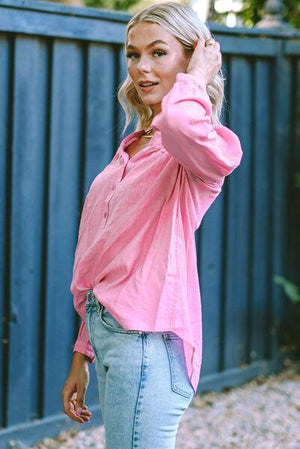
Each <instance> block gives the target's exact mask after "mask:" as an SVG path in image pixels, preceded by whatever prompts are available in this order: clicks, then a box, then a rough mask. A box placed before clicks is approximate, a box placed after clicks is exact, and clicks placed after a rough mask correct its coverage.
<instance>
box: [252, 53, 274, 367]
mask: <svg viewBox="0 0 300 449" xmlns="http://www.w3.org/2000/svg"><path fill="white" fill-rule="evenodd" d="M254 70H255V72H254V89H255V91H254V98H255V104H254V123H255V130H254V136H253V148H252V151H253V156H254V165H253V186H252V189H253V215H252V226H253V250H252V260H251V272H250V273H251V279H250V282H251V289H250V295H251V338H250V348H249V351H250V354H249V359H250V360H251V361H255V360H261V359H263V358H264V357H265V356H266V352H265V345H266V341H267V339H268V337H267V334H268V332H269V329H268V328H267V308H268V302H267V298H268V295H269V288H268V283H269V280H268V256H267V255H268V254H269V249H270V248H269V243H270V240H269V230H270V227H271V223H270V216H269V208H268V207H266V204H268V202H269V195H270V189H271V185H270V171H269V148H270V126H271V114H270V101H271V95H272V92H271V86H270V83H269V80H270V75H271V67H270V61H267V60H261V59H259V60H257V61H256V64H255V68H254Z"/></svg>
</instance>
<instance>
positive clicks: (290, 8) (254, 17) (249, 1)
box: [237, 0, 300, 28]
mask: <svg viewBox="0 0 300 449" xmlns="http://www.w3.org/2000/svg"><path fill="white" fill-rule="evenodd" d="M265 4H266V0H244V2H243V8H242V9H241V11H240V12H239V13H237V15H238V16H240V17H242V19H243V23H244V25H245V26H248V27H252V26H253V25H255V24H256V23H257V22H259V21H260V20H261V19H262V18H263V10H264V6H265ZM282 4H283V10H282V18H283V20H285V21H286V22H288V23H289V24H290V25H292V26H293V27H294V28H300V2H299V0H283V1H282Z"/></svg>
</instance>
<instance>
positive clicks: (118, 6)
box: [83, 0, 140, 11]
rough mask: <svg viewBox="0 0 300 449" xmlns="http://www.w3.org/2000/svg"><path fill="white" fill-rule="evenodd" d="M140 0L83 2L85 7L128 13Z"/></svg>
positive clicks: (86, 0) (89, 0)
mask: <svg viewBox="0 0 300 449" xmlns="http://www.w3.org/2000/svg"><path fill="white" fill-rule="evenodd" d="M139 1H140V0H83V3H84V5H85V6H89V7H93V8H103V9H111V10H113V9H114V10H118V11H128V10H129V8H131V6H133V5H135V4H136V3H138V2H139Z"/></svg>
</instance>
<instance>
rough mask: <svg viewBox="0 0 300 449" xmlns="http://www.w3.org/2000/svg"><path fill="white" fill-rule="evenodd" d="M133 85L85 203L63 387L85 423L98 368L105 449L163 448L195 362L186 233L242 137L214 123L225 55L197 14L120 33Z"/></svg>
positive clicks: (159, 11)
mask: <svg viewBox="0 0 300 449" xmlns="http://www.w3.org/2000/svg"><path fill="white" fill-rule="evenodd" d="M125 50H126V57H127V68H128V76H127V78H126V80H125V81H124V83H123V85H122V86H121V87H120V89H119V92H118V98H119V101H120V102H121V104H122V106H123V108H124V110H125V113H126V123H125V129H126V127H127V126H128V124H129V123H130V122H131V121H132V119H133V117H134V113H135V112H136V113H137V115H138V123H137V126H136V131H134V132H133V133H131V134H130V135H129V136H127V137H126V138H125V139H123V141H122V142H121V145H120V147H119V148H118V150H117V152H116V154H115V156H114V157H113V159H112V161H111V162H110V163H109V164H108V165H107V166H106V167H105V169H104V170H103V171H102V172H101V173H99V174H98V176H97V177H96V178H95V179H94V181H93V182H92V184H91V186H90V190H89V192H88V194H87V197H86V200H85V203H84V206H83V210H82V216H81V222H80V228H79V237H78V243H77V247H76V252H75V261H74V270H73V280H72V284H71V291H72V293H73V295H74V306H75V308H76V310H77V312H78V313H79V315H80V316H81V318H82V323H81V326H80V329H79V334H78V338H77V341H76V343H75V345H74V350H73V351H74V354H73V362H72V366H71V369H70V373H69V376H68V378H67V380H66V383H65V386H64V388H63V391H62V399H63V404H64V412H65V413H66V414H67V415H68V416H69V417H70V418H72V419H74V420H75V421H78V422H81V423H84V422H88V421H89V420H90V417H91V412H90V411H89V409H88V407H87V406H86V405H85V404H84V400H85V394H86V389H87V386H88V383H89V370H88V363H89V362H91V363H93V362H95V368H96V372H97V379H98V389H99V399H100V406H101V412H102V417H103V422H104V427H105V435H106V448H107V449H129V448H143V449H171V448H174V447H175V438H176V432H177V429H178V424H179V421H180V418H181V416H182V414H183V413H184V411H185V410H186V408H187V407H188V406H189V404H190V402H191V400H192V398H193V396H194V394H195V393H196V390H197V385H198V381H199V376H200V368H201V360H202V327H201V301H200V289H199V282H198V273H197V261H196V249H195V240H194V232H195V230H196V229H197V228H198V227H199V225H200V222H201V220H202V218H203V216H204V214H205V212H206V211H207V209H208V208H209V207H210V205H211V204H212V203H213V201H214V200H215V199H216V197H217V196H218V195H219V193H220V191H221V187H222V184H223V182H224V179H225V176H227V175H229V174H230V173H231V172H232V171H233V170H234V169H235V168H236V167H237V166H238V165H239V164H240V161H241V158H242V150H241V146H240V141H239V139H238V137H237V136H236V135H235V134H234V133H233V132H232V131H231V130H229V129H228V128H226V127H225V126H222V124H221V123H220V121H219V116H220V112H221V107H222V101H223V83H224V79H223V77H222V72H221V52H220V45H219V43H218V42H216V41H215V40H214V39H212V38H211V33H210V32H209V30H208V28H207V27H206V26H205V25H204V24H203V23H201V22H200V21H199V19H198V18H197V16H196V14H195V13H194V11H193V10H192V9H191V8H190V7H188V6H185V5H182V4H178V3H174V2H167V3H161V4H156V5H153V6H150V7H148V8H146V9H144V10H142V11H141V12H139V13H138V14H136V15H135V16H134V17H133V18H132V19H131V20H130V21H129V23H128V25H127V30H126V42H125Z"/></svg>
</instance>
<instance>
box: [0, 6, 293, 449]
mask: <svg viewBox="0 0 300 449" xmlns="http://www.w3.org/2000/svg"><path fill="white" fill-rule="evenodd" d="M129 18H130V15H128V14H124V13H116V12H110V11H98V10H93V9H85V8H72V7H66V6H58V5H56V4H53V3H44V2H43V3H42V2H35V1H26V2H24V1H21V0H15V1H8V0H0V64H1V65H0V316H1V318H2V319H1V320H0V335H1V339H2V344H1V345H0V372H1V382H0V404H1V407H0V426H1V428H2V429H1V430H0V446H1V448H2V447H8V446H6V445H7V444H8V442H9V440H12V439H21V440H22V441H24V442H27V443H32V442H34V441H37V440H38V439H40V438H43V437H44V436H46V435H48V436H50V435H55V434H57V433H58V432H59V430H61V429H62V428H66V427H68V426H71V425H72V426H74V425H75V426H76V424H75V423H74V422H73V421H71V420H70V419H69V418H68V417H66V416H65V415H64V414H63V413H62V404H61V390H62V387H63V385H64V382H65V379H66V377H67V374H68V371H69V368H70V364H71V359H72V347H73V344H74V341H75V338H76V336H77V331H78V327H79V317H78V316H77V314H76V312H75V311H74V309H73V303H72V296H71V293H70V291H69V286H70V282H71V277H72V266H73V257H74V250H75V245H76V239H77V231H78V225H79V218H80V212H81V208H82V204H83V200H84V197H85V195H86V193H87V190H88V188H89V185H90V183H91V181H92V180H93V179H94V177H95V176H96V175H97V174H98V173H99V171H101V170H102V169H103V168H104V167H105V165H106V164H107V163H108V162H109V161H110V160H111V158H112V157H113V155H114V153H115V151H116V150H117V147H118V145H119V143H120V140H121V134H120V130H121V128H122V126H123V118H124V117H123V115H122V113H121V109H120V107H119V105H118V102H117V100H116V91H117V87H118V85H119V84H120V83H121V81H122V80H123V79H124V77H125V74H126V66H125V58H124V54H123V49H122V45H123V41H124V37H125V25H126V23H127V21H128V20H129ZM211 29H212V31H213V33H214V35H215V37H216V39H217V40H218V41H219V42H220V44H221V51H222V52H223V62H224V64H223V68H224V70H225V73H226V75H227V79H228V82H227V83H226V92H225V93H226V98H227V101H228V104H227V105H226V106H225V108H224V111H223V120H224V123H225V124H227V125H228V126H229V127H230V128H231V129H233V130H234V131H235V132H236V133H237V134H238V135H239V137H240V139H241V142H242V146H243V151H244V156H243V161H242V163H241V165H240V167H239V168H238V169H237V170H236V171H235V172H234V173H233V174H232V175H231V176H230V177H229V178H228V179H226V181H225V184H224V186H223V191H222V193H221V194H220V196H219V197H218V198H217V200H216V201H215V203H214V204H213V206H212V207H211V209H210V210H209V211H208V212H207V214H206V216H205V217H204V220H203V223H202V225H201V227H200V230H199V231H197V233H196V239H197V245H198V252H199V256H198V257H199V259H198V260H199V267H198V268H199V276H200V283H201V284H200V285H201V292H202V307H203V336H204V346H203V350H204V353H203V365H202V374H201V380H200V384H199V392H201V391H205V390H208V389H213V390H220V389H222V388H223V387H225V386H227V387H228V386H233V385H238V384H240V383H242V382H244V381H245V380H247V379H251V378H253V377H254V376H256V375H258V374H260V373H265V374H267V373H273V372H276V371H278V370H280V369H281V357H280V350H279V342H278V337H279V336H278V326H279V324H280V318H281V314H282V310H283V305H284V304H285V303H286V298H284V296H283V293H282V290H281V287H279V286H278V285H275V284H274V282H273V281H272V278H273V276H274V275H276V274H280V275H286V276H289V275H291V276H295V271H294V272H293V268H292V267H291V266H290V265H289V264H288V263H287V261H288V258H294V259H293V260H296V259H295V255H294V252H293V251H292V249H293V247H294V246H295V230H294V229H293V227H292V225H291V223H290V222H289V217H291V213H290V210H289V207H290V206H289V201H288V199H289V195H290V192H291V189H292V184H291V174H292V173H293V172H294V170H295V167H296V165H297V164H299V155H298V153H297V152H296V148H297V147H298V150H299V127H297V122H298V124H299V117H300V109H299V104H300V101H299V96H300V60H299V55H300V33H299V32H298V33H297V32H295V33H290V34H289V35H286V34H285V33H284V32H281V31H262V30H254V29H253V30H248V29H245V28H236V29H231V28H226V27H224V26H219V25H214V24H211ZM130 131H132V129H130V130H129V131H128V132H130ZM287 234H288V238H287ZM90 372H91V383H90V386H89V390H88V394H87V403H88V404H89V405H90V406H91V408H92V410H94V412H95V413H94V415H95V417H94V424H95V423H97V424H100V423H101V417H100V414H99V409H98V396H97V388H96V377H95V373H94V367H93V366H92V365H90ZM78 426H79V424H78ZM85 426H88V425H86V424H85Z"/></svg>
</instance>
